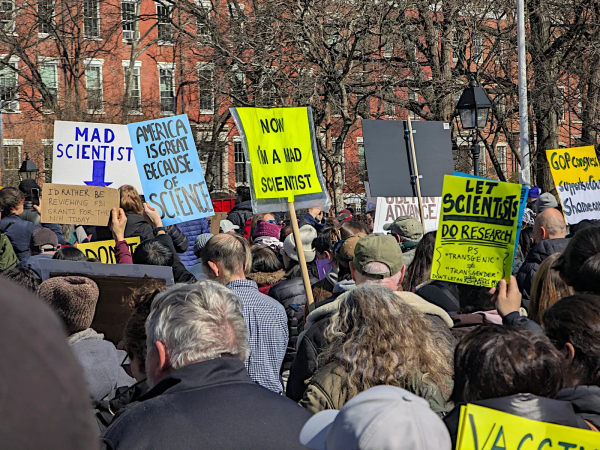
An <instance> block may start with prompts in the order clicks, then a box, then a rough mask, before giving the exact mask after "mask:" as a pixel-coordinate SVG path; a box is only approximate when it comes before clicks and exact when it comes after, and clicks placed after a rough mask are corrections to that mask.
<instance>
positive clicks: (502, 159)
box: [496, 142, 508, 177]
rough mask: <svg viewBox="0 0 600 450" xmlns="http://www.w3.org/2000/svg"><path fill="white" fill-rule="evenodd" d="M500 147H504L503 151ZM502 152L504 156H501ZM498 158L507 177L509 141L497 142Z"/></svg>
mask: <svg viewBox="0 0 600 450" xmlns="http://www.w3.org/2000/svg"><path fill="white" fill-rule="evenodd" d="M500 149H503V150H502V152H501V151H500ZM501 154H502V155H503V156H502V157H500V155H501ZM496 159H497V160H498V164H499V165H500V169H502V173H503V174H504V176H505V177H508V143H506V142H498V143H497V144H496Z"/></svg>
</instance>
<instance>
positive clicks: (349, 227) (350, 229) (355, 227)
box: [340, 219, 371, 239]
mask: <svg viewBox="0 0 600 450" xmlns="http://www.w3.org/2000/svg"><path fill="white" fill-rule="evenodd" d="M370 232H371V230H370V229H369V225H368V224H366V223H363V222H359V221H358V220H356V219H348V220H345V221H344V222H343V223H342V225H341V226H340V236H341V238H342V239H348V238H349V237H350V236H353V235H355V234H357V233H364V234H369V233H370Z"/></svg>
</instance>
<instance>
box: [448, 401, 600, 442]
mask: <svg viewBox="0 0 600 450" xmlns="http://www.w3.org/2000/svg"><path fill="white" fill-rule="evenodd" d="M557 448H558V449H564V450H567V449H572V450H598V449H600V434H598V433H597V432H594V431H588V430H582V429H579V428H571V427H566V426H563V425H554V424H551V423H545V422H537V421H535V420H529V419H523V418H521V417H518V416H513V415H512V414H507V413H504V412H500V411H496V410H493V409H489V408H484V407H483V406H477V405H471V404H467V405H466V406H463V407H461V409H460V422H459V425H458V436H457V439H456V450H551V449H557Z"/></svg>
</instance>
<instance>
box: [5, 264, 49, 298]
mask: <svg viewBox="0 0 600 450" xmlns="http://www.w3.org/2000/svg"><path fill="white" fill-rule="evenodd" d="M2 277H4V278H6V279H7V280H10V281H12V282H13V283H14V284H18V285H19V286H21V287H22V288H25V289H27V290H28V291H30V292H33V293H35V292H36V291H37V289H38V287H39V285H40V283H41V280H40V279H39V278H38V277H37V276H36V275H35V272H34V271H33V270H31V269H30V268H29V267H15V268H14V269H10V270H5V271H4V272H2Z"/></svg>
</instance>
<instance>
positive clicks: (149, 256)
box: [132, 239, 175, 267]
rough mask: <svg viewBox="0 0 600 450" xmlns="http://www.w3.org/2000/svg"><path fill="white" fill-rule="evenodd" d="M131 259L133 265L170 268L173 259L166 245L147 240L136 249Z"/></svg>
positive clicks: (155, 240) (157, 241)
mask: <svg viewBox="0 0 600 450" xmlns="http://www.w3.org/2000/svg"><path fill="white" fill-rule="evenodd" d="M132 259H133V264H145V265H147V266H164V267H172V266H173V261H174V259H175V257H174V255H173V252H172V251H171V249H170V248H169V247H168V246H167V245H166V244H163V243H162V242H160V241H159V240H157V239H148V240H145V241H142V242H141V243H140V245H138V246H137V247H136V249H135V251H134V252H133V256H132Z"/></svg>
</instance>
